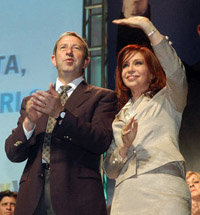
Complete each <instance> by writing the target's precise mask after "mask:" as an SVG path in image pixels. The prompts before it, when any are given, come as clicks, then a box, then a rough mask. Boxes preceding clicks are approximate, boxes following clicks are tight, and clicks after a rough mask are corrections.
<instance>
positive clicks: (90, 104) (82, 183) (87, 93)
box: [6, 81, 117, 215]
mask: <svg viewBox="0 0 200 215" xmlns="http://www.w3.org/2000/svg"><path fill="white" fill-rule="evenodd" d="M29 98H30V97H26V98H24V100H23V102H22V106H21V111H20V113H21V115H20V118H19V121H18V126H17V128H15V129H13V132H12V134H11V135H10V136H9V137H8V138H7V140H6V153H7V156H8V158H9V159H10V160H11V161H13V162H22V161H25V160H27V163H26V166H25V169H24V172H23V174H22V177H21V180H20V188H19V194H18V198H17V205H16V210H15V214H16V215H23V214H24V215H33V214H34V211H35V209H36V207H37V205H38V202H39V199H40V196H41V193H42V189H43V185H44V176H43V173H42V169H41V153H42V146H43V139H44V134H45V129H46V124H47V119H48V116H43V117H42V118H41V119H40V120H38V122H37V125H36V129H35V131H34V134H33V135H32V137H31V138H30V139H29V140H28V141H27V139H26V137H25V135H24V132H23V128H22V122H23V120H24V117H25V115H26V113H25V105H26V102H27V100H28V99H29ZM65 108H66V115H65V118H64V120H63V122H62V124H61V125H59V124H57V125H56V126H55V128H54V130H53V133H52V144H51V160H50V186H51V198H52V205H53V208H54V211H55V213H56V215H63V214H65V215H94V214H95V215H104V214H106V205H105V199H104V193H103V186H102V181H101V175H100V171H99V163H100V155H101V154H102V153H104V152H105V151H106V150H107V149H108V147H109V145H110V142H111V139H112V128H111V124H112V121H113V119H114V116H115V114H116V109H117V99H116V95H115V93H114V92H113V91H111V90H108V89H102V88H98V87H95V86H92V85H88V84H87V83H86V82H84V81H83V82H82V83H81V84H80V85H79V86H78V87H77V88H76V89H75V90H74V92H73V93H72V95H71V96H70V97H69V99H68V100H67V102H66V105H65Z"/></svg>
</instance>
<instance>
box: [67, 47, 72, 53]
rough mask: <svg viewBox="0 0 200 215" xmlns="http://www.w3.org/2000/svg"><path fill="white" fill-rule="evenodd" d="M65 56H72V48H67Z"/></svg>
mask: <svg viewBox="0 0 200 215" xmlns="http://www.w3.org/2000/svg"><path fill="white" fill-rule="evenodd" d="M66 54H68V55H72V54H73V49H72V47H68V48H67V49H66Z"/></svg>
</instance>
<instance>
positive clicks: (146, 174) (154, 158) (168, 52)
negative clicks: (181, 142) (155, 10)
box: [104, 16, 190, 215]
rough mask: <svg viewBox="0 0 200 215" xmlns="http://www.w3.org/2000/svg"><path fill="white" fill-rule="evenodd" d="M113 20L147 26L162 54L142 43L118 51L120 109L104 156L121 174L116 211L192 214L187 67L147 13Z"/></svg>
mask: <svg viewBox="0 0 200 215" xmlns="http://www.w3.org/2000/svg"><path fill="white" fill-rule="evenodd" d="M114 23H115V24H123V25H128V26H130V27H137V28H140V29H142V30H143V31H144V32H145V33H146V35H148V37H149V39H150V41H151V44H152V47H153V49H154V53H155V55H156V56H157V57H156V56H155V55H154V54H153V53H152V52H151V51H150V50H149V49H148V48H145V47H141V46H137V45H129V46H126V47H124V48H123V49H122V50H121V51H120V53H119V54H118V60H117V69H116V91H117V94H118V99H119V108H120V109H121V110H120V112H119V113H118V114H117V116H116V118H115V120H114V122H113V134H114V140H113V142H112V144H111V146H110V148H109V150H108V152H107V155H106V157H105V160H104V170H105V172H106V174H107V175H108V177H109V178H111V179H116V185H115V191H114V196H113V202H112V208H111V215H141V214H145V215H165V214H166V215H169V214H170V215H188V214H190V192H189V189H188V186H187V184H186V182H185V169H184V158H183V157H182V155H181V154H180V152H179V147H178V133H179V128H180V124H181V117H182V112H183V110H184V107H185V105H186V97H187V82H186V77H185V70H184V67H183V65H182V63H181V61H180V59H179V58H178V56H177V55H176V52H175V50H174V49H173V48H172V47H171V45H169V42H168V40H167V39H166V38H165V37H164V36H163V35H161V34H160V33H159V32H158V30H157V29H156V28H155V27H154V25H153V24H152V23H151V21H150V20H149V19H148V18H146V17H140V16H136V17H130V18H127V19H120V20H115V21H114Z"/></svg>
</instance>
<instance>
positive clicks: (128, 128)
mask: <svg viewBox="0 0 200 215" xmlns="http://www.w3.org/2000/svg"><path fill="white" fill-rule="evenodd" d="M137 127H138V123H137V120H136V119H135V118H134V117H133V118H132V119H130V120H129V121H128V123H127V124H126V125H125V126H124V127H123V128H122V133H121V134H122V140H123V145H124V146H125V147H127V148H129V147H130V146H131V144H132V142H133V141H134V139H135V137H136V134H137Z"/></svg>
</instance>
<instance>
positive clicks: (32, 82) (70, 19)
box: [0, 0, 82, 191]
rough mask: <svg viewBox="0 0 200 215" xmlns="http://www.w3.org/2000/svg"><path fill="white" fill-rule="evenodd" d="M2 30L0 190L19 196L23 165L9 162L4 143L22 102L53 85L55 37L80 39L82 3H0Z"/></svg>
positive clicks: (22, 0) (25, 0) (60, 0)
mask: <svg viewBox="0 0 200 215" xmlns="http://www.w3.org/2000/svg"><path fill="white" fill-rule="evenodd" d="M0 29H1V34H0V124H1V129H0V158H1V162H0V176H1V177H0V191H1V190H5V189H11V190H13V191H17V190H18V182H19V179H20V176H21V174H22V171H23V168H24V165H25V163H12V162H10V161H9V160H8V159H7V157H6V154H5V150H4V145H5V139H6V138H7V137H8V135H9V134H10V133H11V129H12V128H15V127H16V123H17V119H18V117H19V109H20V105H21V101H22V98H23V97H24V96H27V95H30V94H31V93H32V92H33V91H34V90H36V89H42V90H46V89H48V86H49V82H55V80H56V77H57V71H56V69H55V68H54V67H53V65H52V63H51V60H50V57H51V54H52V51H53V46H54V43H55V42H56V40H57V38H58V37H59V36H60V34H61V33H63V32H65V31H76V32H77V33H79V34H80V35H81V34H82V1H74V0H67V1H66V0H58V1H53V0H48V1H40V0H20V1H16V0H1V7H0Z"/></svg>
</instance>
